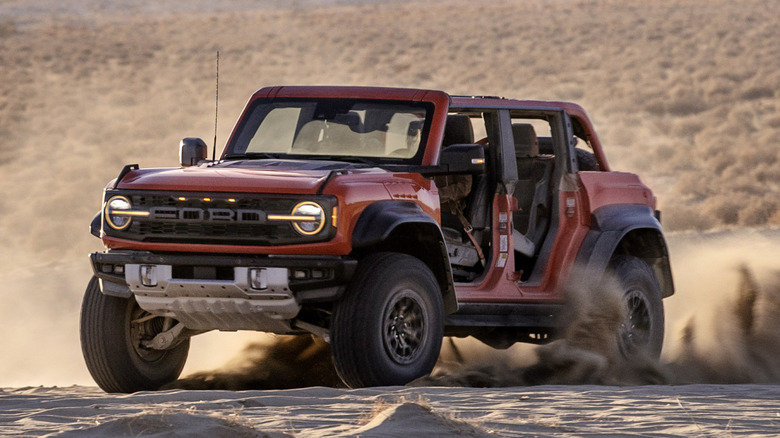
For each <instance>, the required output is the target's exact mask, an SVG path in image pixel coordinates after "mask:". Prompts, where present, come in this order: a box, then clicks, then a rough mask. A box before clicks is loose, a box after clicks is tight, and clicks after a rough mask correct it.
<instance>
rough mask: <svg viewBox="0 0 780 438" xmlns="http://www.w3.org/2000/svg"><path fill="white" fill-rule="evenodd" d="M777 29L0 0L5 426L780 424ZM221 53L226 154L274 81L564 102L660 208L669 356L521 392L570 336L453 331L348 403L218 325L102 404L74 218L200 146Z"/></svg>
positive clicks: (260, 340)
mask: <svg viewBox="0 0 780 438" xmlns="http://www.w3.org/2000/svg"><path fill="white" fill-rule="evenodd" d="M778 16H780V3H778V2H775V1H773V0H706V1H705V0H659V1H653V2H647V1H644V0H547V1H544V2H542V1H534V0H518V1H465V0H438V1H420V0H417V1H415V0H409V1H401V2H390V1H382V0H375V1H365V2H358V1H349V0H298V1H290V2H284V1H273V0H265V1H249V0H235V1H228V0H219V1H205V0H191V1H187V0H171V1H166V2H157V1H152V0H137V1H134V2H130V3H127V2H114V1H108V0H71V1H68V2H59V1H54V0H0V241H2V242H3V245H2V250H0V298H2V300H3V304H2V307H0V308H2V309H3V311H4V312H3V318H2V323H0V327H2V330H3V332H4V333H5V334H6V335H5V336H3V337H0V351H2V358H1V359H0V388H4V389H3V390H2V392H0V407H2V412H0V434H9V435H14V434H15V435H23V436H35V435H47V434H52V435H54V434H57V433H61V432H68V431H82V433H85V434H90V433H91V434H94V435H97V436H105V435H121V434H132V435H136V436H137V435H153V434H157V436H172V435H175V434H176V433H180V435H185V436H191V435H203V436H214V435H219V434H224V435H226V436H232V435H236V434H241V433H244V432H246V433H247V434H248V435H252V434H259V435H261V436H262V434H263V433H267V434H268V435H269V436H274V435H273V434H277V435H276V436H284V435H283V434H287V435H291V436H323V435H343V436H350V435H361V436H401V435H406V436H408V435H412V436H414V435H422V434H431V435H446V434H449V435H458V434H460V435H465V436H481V435H483V434H491V433H492V434H495V435H499V436H514V435H521V434H529V435H530V434H533V435H548V434H569V435H587V434H599V435H604V434H611V433H614V434H637V435H665V434H666V435H707V436H709V435H718V436H719V435H741V434H756V435H763V434H769V433H774V431H775V430H776V429H777V426H778V422H779V421H780V420H778V419H780V411H778V403H777V402H776V401H775V400H778V399H779V398H778V394H777V389H776V388H777V386H776V384H777V383H780V359H778V358H780V340H778V337H780V335H777V333H780V330H777V328H778V326H780V306H778V305H777V303H778V302H780V300H779V299H778V295H780V288H778V284H780V282H779V281H778V278H777V273H778V264H780V263H778V262H777V254H778V253H779V252H780V231H779V229H778V226H780V184H778V181H780V160H778V158H779V155H780V153H778V150H780V148H778V146H780V144H779V142H778V138H780V91H778V90H777V84H778V83H780V33H778V32H777V24H778V20H777V17H778ZM217 51H219V52H220V85H219V87H220V88H219V96H220V102H219V112H218V114H219V116H218V118H217V122H218V127H217V131H216V134H217V144H218V145H220V146H221V144H222V142H224V140H225V139H226V138H227V135H228V133H229V131H230V129H231V127H232V124H233V123H234V121H235V119H236V118H237V116H238V114H239V111H240V110H241V108H242V106H243V104H244V102H245V101H246V99H247V98H248V97H249V95H250V94H251V93H252V91H254V90H256V89H258V88H261V87H263V86H268V85H277V84H337V85H338V84H350V85H351V84H354V85H389V86H407V87H420V88H426V87H428V88H437V89H443V90H445V91H448V92H451V93H453V94H486V95H504V96H508V97H519V98H529V99H563V100H572V101H575V102H578V103H580V104H582V105H583V106H584V107H585V108H586V109H587V110H588V111H589V113H590V114H591V117H592V118H593V120H594V123H595V125H596V128H597V129H598V132H599V134H600V136H601V139H602V141H603V143H604V144H605V147H606V152H607V156H608V158H609V160H610V162H611V164H612V167H613V168H615V169H619V170H626V171H631V172H637V173H639V174H640V175H641V177H642V179H643V181H644V182H645V183H647V184H648V185H649V186H650V187H651V188H652V189H653V190H654V191H655V193H656V194H657V196H658V200H659V206H660V207H661V209H662V210H663V223H664V226H665V228H666V230H667V232H668V241H669V245H670V252H671V257H672V264H673V271H674V276H675V281H676V285H677V293H676V295H675V296H673V297H671V298H669V299H667V300H665V306H666V320H667V331H666V339H665V347H664V352H663V356H662V359H661V361H659V362H650V363H645V364H641V365H642V367H644V368H641V367H640V368H641V369H643V370H646V371H647V373H644V374H643V373H639V374H638V375H637V374H636V372H635V371H636V369H637V368H636V367H633V368H632V367H628V369H629V371H631V373H633V374H631V373H629V374H630V375H629V374H623V371H626V364H621V363H619V361H617V362H616V361H615V360H614V358H609V357H605V358H602V359H603V361H602V362H603V363H605V364H607V365H606V367H604V368H601V369H600V370H601V371H600V373H595V374H591V375H590V380H591V381H583V379H577V378H575V377H573V374H571V373H569V374H567V373H566V372H565V370H561V369H560V368H554V367H553V368H549V367H551V365H550V362H544V361H542V364H543V365H545V366H548V368H549V369H555V370H556V372H555V373H553V374H552V376H548V377H551V378H548V379H543V380H542V381H536V380H535V381H529V380H532V379H529V378H528V376H529V374H527V370H529V369H533V368H532V367H533V366H534V365H538V364H539V362H538V358H539V357H545V356H544V355H545V354H546V353H545V351H547V353H550V355H548V356H550V357H551V356H552V354H551V353H553V352H554V351H553V350H552V349H553V348H557V349H559V350H556V351H562V352H564V353H566V352H571V351H576V350H573V349H572V348H571V347H573V345H572V344H571V343H565V342H562V343H558V344H555V346H553V347H551V349H548V350H544V349H537V348H535V347H533V346H528V345H517V346H515V347H512V348H511V349H509V350H506V351H496V350H492V349H488V348H487V347H485V346H484V345H481V344H479V343H477V342H475V341H473V340H470V339H465V340H460V339H459V340H454V341H452V343H450V342H449V341H447V342H445V346H446V348H445V349H444V350H443V352H442V356H441V360H440V363H439V365H438V366H437V369H436V370H435V372H434V375H433V376H432V377H431V378H430V379H429V380H425V381H421V382H417V385H421V386H414V387H404V388H374V389H366V390H354V391H353V390H346V389H343V388H323V386H326V385H331V386H336V383H334V382H333V380H332V375H330V374H329V373H328V371H327V369H326V368H327V367H326V368H324V369H323V371H322V373H321V374H319V375H317V376H313V377H312V376H311V375H308V376H307V375H306V372H305V371H306V370H305V369H304V368H303V367H301V366H299V367H297V368H296V367H295V366H289V365H286V364H288V363H289V362H281V361H278V360H274V359H273V357H276V356H277V355H279V354H287V355H288V356H290V357H293V358H297V359H295V360H294V361H293V363H294V364H295V363H297V364H299V365H300V364H301V363H306V362H302V360H301V359H300V357H302V356H301V352H302V351H305V352H307V353H311V355H310V356H306V357H307V358H309V359H311V358H313V359H312V360H319V359H317V358H320V359H322V358H326V357H327V354H326V353H327V351H326V349H327V346H326V345H320V344H311V345H301V344H296V343H295V342H290V341H288V340H286V339H281V338H277V337H269V336H263V335H258V334H254V333H235V334H222V333H214V334H206V335H202V336H199V337H196V338H195V339H194V340H193V347H192V352H191V355H190V359H189V361H188V363H187V367H186V368H185V372H184V374H183V377H182V380H180V381H179V382H177V383H176V384H174V385H173V386H172V387H171V388H170V389H167V390H165V391H162V392H159V393H153V394H136V395H131V396H116V395H105V394H102V393H101V392H100V391H99V390H97V389H96V388H95V387H94V383H93V382H92V380H91V378H90V377H89V375H88V373H87V371H86V367H85V366H84V363H83V359H82V358H81V352H80V347H79V341H78V319H79V315H78V312H79V307H80V301H81V296H82V294H83V291H84V287H85V286H86V283H87V281H88V279H89V276H90V270H89V265H88V261H87V259H86V254H88V253H89V252H91V251H95V250H99V249H101V245H100V242H99V240H98V239H95V238H94V237H92V236H90V235H89V233H88V231H87V226H88V224H89V222H90V221H91V219H92V217H93V215H94V214H95V213H96V212H97V211H98V210H99V208H100V196H101V193H100V191H101V189H102V187H103V186H104V185H105V184H106V182H107V181H108V180H110V179H111V178H113V177H115V176H116V174H117V173H118V172H119V170H120V169H121V167H122V166H123V165H124V164H127V163H139V164H140V165H141V166H142V167H153V166H169V165H175V163H176V159H177V145H178V142H179V140H180V139H181V138H182V137H186V136H199V137H202V138H204V139H206V141H207V142H208V143H209V144H211V143H212V141H213V137H214V134H215V133H214V115H215V107H214V97H215V83H214V79H215V78H214V73H215V67H216V66H215V60H216V52H217ZM296 342H301V341H300V340H299V341H296ZM291 345H292V346H293V347H295V348H298V350H296V349H295V348H288V347H290V346H291ZM453 345H454V346H455V348H454V349H453V348H452V346H453ZM269 352H272V353H273V354H270V353H269ZM269 354H270V356H269ZM578 357H581V356H578ZM599 360H601V359H599ZM577 363H578V364H582V363H583V362H577ZM309 365H311V363H309ZM309 365H307V366H309ZM320 365H322V364H321V363H320ZM553 365H554V362H553ZM261 371H262V372H263V373H265V374H262V373H261V374H260V377H259V378H258V373H259V372H261ZM280 376H283V377H285V379H280ZM586 380H587V379H586ZM550 381H555V382H557V383H562V384H563V385H564V386H550V385H549V384H545V383H550ZM269 382H276V386H277V387H278V386H279V384H281V383H282V382H284V383H285V386H284V387H285V388H291V387H294V386H296V383H297V384H298V386H300V385H304V386H306V387H305V388H302V389H286V390H279V389H266V388H269V387H273V386H274V385H272V384H270V383H269ZM291 382H292V383H291ZM532 383H542V385H539V386H520V385H529V384H532ZM592 383H598V384H599V385H600V386H594V385H592ZM648 383H659V384H655V385H648ZM72 385H77V386H72ZM438 385H448V386H438ZM626 385H639V386H626ZM466 386H487V387H498V388H494V389H479V388H469V387H466ZM225 388H230V389H232V390H236V391H237V392H236V391H227V390H225ZM204 389H209V390H208V391H204ZM260 389H265V390H262V391H261V390H260ZM169 425H173V426H174V427H173V428H170V427H169ZM101 427H102V429H101Z"/></svg>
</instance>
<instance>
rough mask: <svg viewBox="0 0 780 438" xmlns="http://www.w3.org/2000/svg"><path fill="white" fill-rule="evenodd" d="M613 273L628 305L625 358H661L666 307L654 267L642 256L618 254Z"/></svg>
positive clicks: (622, 336)
mask: <svg viewBox="0 0 780 438" xmlns="http://www.w3.org/2000/svg"><path fill="white" fill-rule="evenodd" d="M610 272H611V273H612V274H613V276H614V278H615V280H616V281H617V283H618V285H619V287H620V288H621V290H622V291H623V297H624V299H625V303H626V306H627V312H626V316H625V319H624V321H623V323H622V324H621V326H620V330H619V333H618V345H619V347H620V352H621V353H622V354H623V356H625V357H631V356H634V355H636V354H639V353H640V352H644V353H645V354H649V355H651V356H652V357H659V356H660V355H661V348H662V347H663V341H664V307H663V301H662V300H661V289H660V287H659V286H658V281H657V279H656V277H655V274H654V273H653V270H652V268H650V266H649V265H648V264H647V263H646V262H645V261H644V260H642V259H640V258H638V257H634V256H627V255H618V256H615V257H613V258H612V260H611V261H610Z"/></svg>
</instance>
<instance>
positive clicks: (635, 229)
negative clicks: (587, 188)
mask: <svg viewBox="0 0 780 438" xmlns="http://www.w3.org/2000/svg"><path fill="white" fill-rule="evenodd" d="M591 220H592V223H591V230H590V231H589V232H588V234H587V235H586V236H585V239H584V240H583V242H582V245H581V246H580V251H579V253H578V254H577V259H576V266H581V267H585V270H586V272H604V271H605V270H606V269H607V267H608V265H609V261H610V259H611V258H612V256H613V255H615V254H616V253H618V252H620V251H624V252H625V253H627V254H631V255H635V256H637V257H640V258H642V259H644V260H645V261H647V262H648V264H649V265H650V266H651V268H652V269H653V271H654V272H655V273H656V276H657V279H658V283H659V286H660V288H661V295H662V296H663V297H664V298H665V297H668V296H671V295H672V294H674V281H673V279H672V270H671V264H670V262H669V250H668V248H667V245H666V239H665V238H664V235H663V230H662V227H661V223H660V222H659V221H658V219H657V218H656V214H655V212H654V211H653V210H652V209H651V208H650V207H648V206H646V205H625V204H616V205H607V206H604V207H600V208H598V209H596V210H595V211H594V212H593V214H592V216H591ZM633 239H638V240H641V241H642V242H644V243H647V244H646V245H641V246H636V247H632V248H631V249H630V251H629V250H627V249H625V248H621V245H624V244H626V243H627V242H629V241H631V240H633Z"/></svg>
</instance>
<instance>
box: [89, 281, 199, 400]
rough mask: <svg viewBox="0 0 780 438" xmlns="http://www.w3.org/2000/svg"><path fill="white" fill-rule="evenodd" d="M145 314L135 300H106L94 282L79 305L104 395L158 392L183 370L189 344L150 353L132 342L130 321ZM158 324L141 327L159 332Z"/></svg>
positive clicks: (93, 369)
mask: <svg viewBox="0 0 780 438" xmlns="http://www.w3.org/2000/svg"><path fill="white" fill-rule="evenodd" d="M142 315H148V313H146V312H144V311H143V310H142V309H141V308H140V307H138V304H137V303H136V301H135V298H129V299H123V298H117V297H112V296H108V295H104V294H103V293H101V292H100V285H99V283H98V279H97V278H95V277H92V280H90V282H89V284H88V285H87V290H86V292H85V293H84V301H83V303H82V306H81V351H82V353H83V354H84V360H85V361H86V363H87V369H89V373H90V374H91V375H92V378H93V379H94V380H95V382H96V383H97V384H98V386H100V388H101V389H103V390H104V391H106V392H125V393H130V392H136V391H148V390H156V389H159V388H160V387H161V386H162V385H164V384H166V383H170V382H172V381H174V380H176V378H178V377H179V374H181V370H182V368H184V363H185V362H186V361H187V354H188V353H189V348H190V341H189V339H186V340H184V341H183V342H181V343H180V344H178V345H176V346H175V347H173V348H171V349H169V350H151V349H146V348H143V347H141V346H140V343H139V341H138V340H136V341H133V334H132V333H133V328H132V324H131V321H133V320H135V319H138V318H139V316H142ZM154 319H158V320H159V319H160V318H154ZM154 319H153V320H151V321H148V322H146V323H144V324H143V325H144V327H145V328H146V329H147V331H153V330H154V328H155V327H156V325H155V324H156V323H155V322H154ZM136 326H137V325H136ZM151 334H153V333H151ZM151 334H150V333H145V335H144V336H145V337H146V338H148V337H150V335H151ZM137 337H138V336H136V338H137ZM134 344H135V345H134Z"/></svg>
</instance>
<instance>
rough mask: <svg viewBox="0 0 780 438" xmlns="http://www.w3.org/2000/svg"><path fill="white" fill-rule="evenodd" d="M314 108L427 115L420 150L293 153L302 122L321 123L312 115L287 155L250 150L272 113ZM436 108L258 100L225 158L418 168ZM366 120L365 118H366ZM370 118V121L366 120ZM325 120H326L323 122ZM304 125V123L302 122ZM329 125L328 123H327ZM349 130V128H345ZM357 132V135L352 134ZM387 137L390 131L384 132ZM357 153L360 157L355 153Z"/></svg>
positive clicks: (377, 128) (326, 100)
mask: <svg viewBox="0 0 780 438" xmlns="http://www.w3.org/2000/svg"><path fill="white" fill-rule="evenodd" d="M311 105H315V106H316V108H318V110H319V109H320V108H325V109H326V110H329V109H332V110H333V113H334V114H342V112H339V111H343V109H345V108H349V110H348V112H353V110H352V109H354V108H371V107H377V108H379V107H383V108H386V109H387V110H391V109H393V108H394V107H395V108H398V113H397V114H404V113H405V111H406V112H408V113H409V114H411V113H412V111H414V112H417V113H421V114H424V118H423V119H421V122H422V126H421V127H420V130H419V141H418V143H417V150H416V151H413V155H411V153H412V152H410V155H409V156H391V155H386V154H387V151H386V150H385V151H384V154H385V155H382V154H377V153H373V154H369V153H366V154H363V153H360V151H356V150H352V151H349V152H350V153H346V150H345V151H343V152H344V153H340V152H339V151H336V152H337V153H334V151H332V150H329V151H323V152H312V151H310V150H302V151H301V152H300V153H296V152H295V151H294V150H292V147H293V146H292V145H295V142H297V137H298V136H299V135H300V133H301V130H302V127H303V126H304V125H305V124H306V123H303V122H306V121H308V122H315V121H319V119H316V118H314V117H315V116H314V115H312V116H311V119H310V120H309V119H308V118H307V117H305V116H301V115H299V116H298V122H297V126H296V127H295V133H294V136H293V137H292V138H291V139H292V142H293V143H292V145H291V149H290V150H288V151H286V152H280V151H278V150H274V151H262V150H256V151H251V150H248V149H249V147H250V143H251V141H252V139H253V137H254V136H255V134H256V133H257V131H258V129H259V128H260V126H261V124H262V121H263V120H264V119H265V118H266V117H267V116H268V114H269V113H270V112H271V111H272V110H273V109H278V108H287V107H290V108H298V106H300V107H301V108H302V107H304V106H309V107H310V106H311ZM434 109H435V108H434V104H433V103H432V102H427V101H408V100H388V99H362V98H361V99H358V98H354V99H353V98H307V97H297V98H274V99H257V100H255V101H253V102H251V103H250V105H249V107H248V108H247V110H246V111H245V113H244V116H243V117H242V120H241V121H240V122H239V124H238V126H237V128H236V130H235V132H234V135H233V136H232V137H231V140H230V143H229V144H228V146H227V148H226V150H225V154H224V156H223V158H224V159H227V160H231V159H247V158H250V159H251V158H253V156H254V157H259V158H273V159H288V158H289V159H302V158H304V159H313V160H336V161H337V160H339V159H340V158H345V159H348V158H354V157H360V158H364V159H365V160H366V161H370V162H374V163H377V164H405V165H419V164H421V162H422V158H423V155H424V154H425V149H426V147H427V142H428V137H429V133H430V127H431V124H432V121H433V116H434ZM364 117H366V116H365V114H364ZM366 118H367V117H366ZM323 120H324V119H323ZM302 121H303V122H302ZM325 122H326V123H327V120H325ZM361 122H366V120H362V121H361ZM387 125H389V119H388V123H386V124H384V125H377V126H375V127H373V129H371V130H369V129H370V128H368V127H365V129H366V131H365V132H366V133H370V132H377V131H381V129H380V126H383V127H384V129H385V130H386V129H387ZM345 129H346V128H345ZM353 132H357V131H353ZM384 132H385V133H386V132H387V131H384ZM363 134H365V133H361V134H357V133H356V134H355V135H356V136H358V135H363ZM382 147H383V148H385V149H386V147H387V144H383V145H382ZM355 152H357V153H355Z"/></svg>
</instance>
